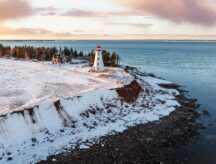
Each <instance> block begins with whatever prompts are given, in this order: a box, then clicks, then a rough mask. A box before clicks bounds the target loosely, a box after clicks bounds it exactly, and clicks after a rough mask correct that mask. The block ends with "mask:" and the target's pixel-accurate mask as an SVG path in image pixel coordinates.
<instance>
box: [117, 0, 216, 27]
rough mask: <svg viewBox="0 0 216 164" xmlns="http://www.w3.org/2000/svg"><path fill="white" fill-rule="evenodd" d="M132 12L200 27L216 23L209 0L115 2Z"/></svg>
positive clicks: (124, 0)
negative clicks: (199, 25) (141, 12)
mask: <svg viewBox="0 0 216 164" xmlns="http://www.w3.org/2000/svg"><path fill="white" fill-rule="evenodd" d="M115 1H117V2H120V3H121V4H124V5H126V6H128V7H129V8H131V9H133V10H138V11H143V12H148V13H150V14H153V15H155V16H158V17H160V18H165V19H168V20H170V21H172V22H176V23H181V22H190V23H195V24H201V25H214V24H215V23H216V9H215V8H211V7H210V5H209V4H208V1H209V0H115Z"/></svg>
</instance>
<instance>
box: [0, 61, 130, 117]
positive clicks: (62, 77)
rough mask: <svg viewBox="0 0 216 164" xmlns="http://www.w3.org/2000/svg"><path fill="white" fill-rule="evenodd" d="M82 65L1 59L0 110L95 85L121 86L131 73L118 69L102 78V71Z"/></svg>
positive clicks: (77, 92) (0, 112) (64, 95)
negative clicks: (100, 76) (110, 75)
mask: <svg viewBox="0 0 216 164" xmlns="http://www.w3.org/2000/svg"><path fill="white" fill-rule="evenodd" d="M82 66H83V65H78V66H76V65H69V64H68V65H52V64H50V63H35V62H29V61H13V60H9V59H0V75H1V77H0V86H1V87H0V102H1V107H0V114H5V113H8V112H10V111H14V110H20V109H23V108H25V107H29V106H33V105H37V104H38V103H40V102H41V101H44V100H48V99H53V100H54V99H56V98H59V97H70V96H73V95H76V94H79V93H81V92H86V91H89V90H94V89H95V88H113V87H118V86H119V84H117V83H116V80H118V78H119V80H121V78H122V79H124V76H127V75H126V74H125V73H124V72H123V71H116V72H115V73H114V74H118V77H117V79H115V78H98V76H99V74H95V73H89V72H88V71H89V69H90V68H89V67H85V68H81V67H82Z"/></svg>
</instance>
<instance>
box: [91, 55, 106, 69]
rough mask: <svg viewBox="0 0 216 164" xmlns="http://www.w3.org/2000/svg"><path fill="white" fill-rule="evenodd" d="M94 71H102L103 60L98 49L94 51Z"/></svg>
mask: <svg viewBox="0 0 216 164" xmlns="http://www.w3.org/2000/svg"><path fill="white" fill-rule="evenodd" d="M93 70H94V71H103V70H104V62H103V57H102V53H101V52H100V51H95V60H94V65H93Z"/></svg>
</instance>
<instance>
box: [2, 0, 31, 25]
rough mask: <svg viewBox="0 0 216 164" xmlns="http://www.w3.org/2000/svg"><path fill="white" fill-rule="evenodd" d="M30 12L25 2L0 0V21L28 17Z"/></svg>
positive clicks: (29, 7) (23, 0) (22, 0)
mask: <svg viewBox="0 0 216 164" xmlns="http://www.w3.org/2000/svg"><path fill="white" fill-rule="evenodd" d="M32 12H33V10H32V8H31V6H30V5H29V3H28V2H27V1H25V0H0V21H4V20H7V19H17V18H21V17H25V16H29V15H31V14H32Z"/></svg>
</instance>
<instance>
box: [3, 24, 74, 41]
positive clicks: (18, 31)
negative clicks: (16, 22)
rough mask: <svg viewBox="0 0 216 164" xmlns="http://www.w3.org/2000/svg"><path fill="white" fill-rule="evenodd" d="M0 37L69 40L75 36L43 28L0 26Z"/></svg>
mask: <svg viewBox="0 0 216 164" xmlns="http://www.w3.org/2000/svg"><path fill="white" fill-rule="evenodd" d="M0 35H2V36H19V37H20V38H23V37H31V38H35V37H36V38H40V37H42V38H68V37H69V38H70V37H73V36H75V35H74V34H72V33H69V32H65V33H57V32H53V31H50V30H46V29H43V28H10V27H4V26H0Z"/></svg>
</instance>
